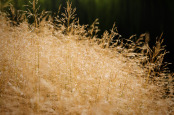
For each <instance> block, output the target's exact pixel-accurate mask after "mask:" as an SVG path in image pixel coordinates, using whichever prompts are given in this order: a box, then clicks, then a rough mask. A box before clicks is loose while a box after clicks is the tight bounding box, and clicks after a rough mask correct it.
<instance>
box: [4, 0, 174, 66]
mask: <svg viewBox="0 0 174 115" xmlns="http://www.w3.org/2000/svg"><path fill="white" fill-rule="evenodd" d="M3 1H5V0H2V2H3ZM11 1H12V2H13V3H14V6H15V8H16V9H25V7H24V6H23V4H28V1H29V0H11ZM70 1H72V3H73V7H76V8H77V17H79V18H80V23H81V24H92V22H93V21H94V20H95V19H96V18H99V22H100V25H99V28H100V29H101V32H100V33H99V34H100V35H101V34H102V33H103V32H104V30H109V29H111V27H112V25H113V23H114V22H116V26H117V27H118V31H119V33H120V34H121V35H122V36H123V37H126V38H128V37H130V36H131V35H133V34H137V35H140V34H142V33H144V32H149V33H150V35H151V43H154V41H155V38H156V37H157V36H160V34H161V33H162V32H163V33H164V36H163V37H164V38H165V41H164V43H165V44H166V45H167V50H168V51H170V52H171V53H170V54H168V59H167V60H166V61H169V62H173V58H174V55H173V54H174V51H173V49H174V48H173V43H174V38H173V33H174V29H173V27H174V22H173V21H172V20H174V8H173V4H174V1H171V0H158V1H154V0H134V1H130V0H70ZM39 4H40V9H41V10H43V9H45V10H49V11H52V12H54V13H56V12H57V11H58V8H59V5H60V4H62V7H65V5H66V0H39ZM61 11H64V8H62V9H61ZM172 67H173V66H171V68H172Z"/></svg>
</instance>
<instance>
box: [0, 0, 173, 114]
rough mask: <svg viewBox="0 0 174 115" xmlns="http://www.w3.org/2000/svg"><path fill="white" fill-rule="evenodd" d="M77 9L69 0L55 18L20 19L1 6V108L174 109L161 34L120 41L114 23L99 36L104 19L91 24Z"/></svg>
mask: <svg viewBox="0 0 174 115" xmlns="http://www.w3.org/2000/svg"><path fill="white" fill-rule="evenodd" d="M34 1H35V0H34ZM33 3H34V2H33ZM33 11H34V13H37V12H36V11H35V9H34V10H33ZM74 13H75V10H73V9H72V8H71V4H70V3H69V2H68V3H67V9H66V12H65V14H63V16H62V17H61V18H60V17H59V16H57V17H56V19H57V23H56V24H55V23H52V21H51V19H50V20H48V21H46V18H45V19H44V18H43V20H38V19H37V18H38V17H36V16H35V17H34V19H35V21H34V24H33V25H32V24H29V23H28V22H27V20H26V19H25V20H24V21H22V22H20V23H19V24H18V25H14V22H13V21H11V20H9V19H8V18H7V16H6V14H4V13H3V12H0V114H1V115H6V114H10V115H12V114H14V115H21V114H41V115H42V114H46V115H49V114H50V115H54V114H55V115H57V114H60V115H61V114H83V115H88V114H89V115H93V114H96V115H102V114H174V110H173V108H174V104H173V103H174V100H173V99H174V96H173V82H172V80H173V77H172V74H171V73H169V72H166V70H165V69H163V68H164V67H163V57H164V54H165V53H166V52H165V50H164V47H163V46H162V40H161V39H157V43H156V45H155V46H154V48H152V49H150V47H149V46H148V41H149V36H148V34H144V35H143V34H142V36H140V38H139V39H137V40H136V41H135V40H132V38H136V37H134V36H132V37H131V38H130V39H127V40H126V42H124V40H123V39H121V38H120V39H119V38H118V39H117V40H116V41H114V42H113V38H114V37H115V36H117V35H119V33H118V31H117V30H116V28H115V26H114V27H113V29H112V30H111V31H110V32H109V31H105V32H104V34H103V36H102V38H97V36H96V34H97V32H98V27H97V24H98V20H96V21H95V22H94V23H93V24H92V25H91V26H90V27H89V29H87V26H85V25H80V24H79V22H78V20H76V18H74V17H73V16H74ZM71 14H72V15H71Z"/></svg>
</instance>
